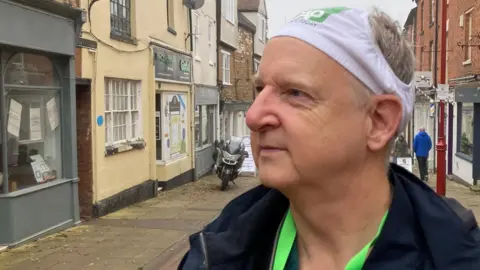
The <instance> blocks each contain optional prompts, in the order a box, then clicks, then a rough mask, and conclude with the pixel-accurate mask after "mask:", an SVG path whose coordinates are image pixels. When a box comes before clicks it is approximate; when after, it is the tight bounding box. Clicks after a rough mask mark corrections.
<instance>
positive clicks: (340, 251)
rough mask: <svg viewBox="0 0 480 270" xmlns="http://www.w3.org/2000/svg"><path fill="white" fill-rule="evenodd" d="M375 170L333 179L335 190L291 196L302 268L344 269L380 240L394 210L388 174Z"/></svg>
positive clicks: (307, 189) (303, 190)
mask: <svg viewBox="0 0 480 270" xmlns="http://www.w3.org/2000/svg"><path fill="white" fill-rule="evenodd" d="M372 167H374V166H364V167H363V168H365V169H358V170H352V171H351V172H350V173H348V174H344V175H342V176H339V177H338V178H337V177H336V178H335V179H329V180H328V181H329V182H330V184H329V185H330V187H329V188H322V187H320V185H321V184H322V183H319V186H318V187H312V186H309V187H304V188H299V190H297V191H295V192H294V194H290V195H291V196H290V195H289V197H290V207H291V211H292V216H293V218H294V220H295V223H296V226H297V235H298V238H297V240H298V248H299V249H298V250H299V255H300V261H301V262H304V263H305V264H309V265H313V266H316V265H318V263H319V262H321V265H324V266H326V265H331V266H332V267H334V268H335V269H340V268H343V267H344V266H345V264H346V263H347V262H348V261H349V260H350V259H351V258H352V257H353V256H354V255H355V254H357V253H358V252H359V251H360V250H361V249H362V248H363V247H365V245H367V244H368V243H369V242H370V241H372V240H373V239H374V237H375V235H376V233H377V231H378V227H379V225H380V223H381V221H382V218H383V216H384V215H385V213H386V211H387V210H388V208H389V207H390V203H391V190H390V188H391V187H390V183H389V181H388V179H387V172H386V169H385V168H383V169H378V171H374V170H372ZM323 185H325V183H323ZM297 194H298V196H297ZM317 262H318V263H317Z"/></svg>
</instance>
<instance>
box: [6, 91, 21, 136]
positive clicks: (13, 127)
mask: <svg viewBox="0 0 480 270" xmlns="http://www.w3.org/2000/svg"><path fill="white" fill-rule="evenodd" d="M21 116H22V104H20V103H18V102H17V101H15V100H14V99H11V100H10V109H9V111H8V126H7V130H8V133H10V134H12V135H13V136H15V137H17V138H18V136H19V135H20V123H21Z"/></svg>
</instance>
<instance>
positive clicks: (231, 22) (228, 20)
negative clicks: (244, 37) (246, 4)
mask: <svg viewBox="0 0 480 270" xmlns="http://www.w3.org/2000/svg"><path fill="white" fill-rule="evenodd" d="M225 19H226V20H227V22H229V23H230V24H231V25H235V22H233V21H234V20H230V19H227V18H225Z"/></svg>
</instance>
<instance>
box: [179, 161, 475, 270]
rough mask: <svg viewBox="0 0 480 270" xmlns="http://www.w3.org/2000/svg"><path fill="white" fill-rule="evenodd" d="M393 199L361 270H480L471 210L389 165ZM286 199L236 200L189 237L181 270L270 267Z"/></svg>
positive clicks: (273, 193)
mask: <svg viewBox="0 0 480 270" xmlns="http://www.w3.org/2000/svg"><path fill="white" fill-rule="evenodd" d="M389 179H390V181H391V183H392V186H393V200H392V204H391V207H390V210H389V214H388V218H387V220H386V222H385V225H384V228H383V230H382V232H381V234H380V236H379V239H378V240H377V242H376V244H375V247H374V249H373V250H372V252H371V254H370V255H369V257H368V259H367V261H366V262H365V265H364V267H363V269H364V270H400V269H402V270H403V269H417V270H431V269H437V270H479V269H480V230H479V228H478V226H477V222H476V220H475V217H474V216H473V214H472V212H471V211H470V210H466V209H465V208H463V207H462V206H461V205H460V204H459V203H458V202H456V201H455V200H451V199H445V198H443V197H439V196H437V195H436V194H435V192H434V191H433V190H432V189H430V187H428V186H427V185H425V184H424V183H423V182H421V181H420V180H419V179H418V178H417V177H416V176H414V175H413V174H411V173H410V172H408V171H406V170H404V169H403V168H400V167H398V166H396V165H392V167H391V169H390V172H389ZM288 204H289V203H288V199H287V198H286V197H284V196H283V195H282V194H281V193H280V192H278V191H277V190H274V189H268V188H265V187H263V186H259V187H256V188H254V189H252V190H250V191H248V192H246V193H244V194H243V195H241V196H239V197H238V198H236V199H234V200H233V201H231V202H230V203H229V204H228V205H227V206H226V207H225V208H224V210H223V211H222V212H221V214H220V216H219V217H217V218H216V219H215V220H214V221H213V222H212V223H210V224H209V225H207V226H206V227H205V228H204V230H203V231H201V232H198V233H196V234H193V235H192V236H190V250H189V251H188V252H187V254H186V255H185V256H184V258H183V260H182V261H181V263H180V265H179V268H178V269H183V270H196V269H210V270H256V269H258V270H264V269H265V270H267V269H270V267H271V259H272V251H273V247H274V243H275V240H276V237H277V234H278V229H279V227H280V223H281V221H282V220H283V218H284V216H285V213H286V211H287V208H288Z"/></svg>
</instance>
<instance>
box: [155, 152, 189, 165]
mask: <svg viewBox="0 0 480 270" xmlns="http://www.w3.org/2000/svg"><path fill="white" fill-rule="evenodd" d="M187 157H188V154H181V155H179V156H176V157H175V158H172V159H169V160H157V162H156V164H157V165H161V166H168V165H170V164H172V163H175V162H177V161H180V160H182V159H184V158H187Z"/></svg>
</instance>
